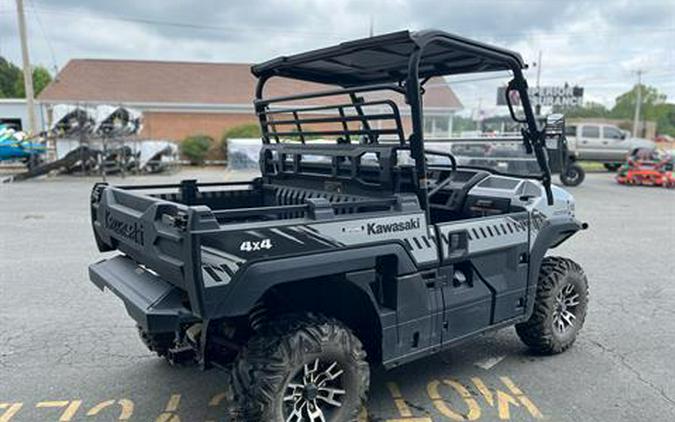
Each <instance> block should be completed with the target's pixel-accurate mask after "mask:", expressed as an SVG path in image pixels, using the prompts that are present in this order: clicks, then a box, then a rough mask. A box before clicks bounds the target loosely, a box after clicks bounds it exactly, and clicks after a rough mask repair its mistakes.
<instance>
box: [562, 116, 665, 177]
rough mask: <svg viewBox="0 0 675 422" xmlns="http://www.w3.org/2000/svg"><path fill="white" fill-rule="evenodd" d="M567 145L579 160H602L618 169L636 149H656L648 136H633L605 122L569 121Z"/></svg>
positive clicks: (607, 166) (613, 169)
mask: <svg viewBox="0 0 675 422" xmlns="http://www.w3.org/2000/svg"><path fill="white" fill-rule="evenodd" d="M565 134H566V136H567V145H568V148H569V150H570V152H571V153H572V156H573V157H574V158H575V159H576V160H584V161H599V162H602V163H603V164H604V165H605V167H606V168H607V169H608V170H610V171H616V170H617V169H618V168H619V167H620V166H621V163H623V162H624V160H625V159H626V156H627V155H628V154H629V153H630V152H631V151H632V150H634V149H635V148H653V146H654V143H653V142H652V141H650V140H648V139H641V138H633V137H630V136H629V135H628V133H627V132H625V131H624V130H622V129H619V128H618V127H617V126H614V125H610V124H604V123H579V124H574V123H571V124H568V125H567V127H566V131H565Z"/></svg>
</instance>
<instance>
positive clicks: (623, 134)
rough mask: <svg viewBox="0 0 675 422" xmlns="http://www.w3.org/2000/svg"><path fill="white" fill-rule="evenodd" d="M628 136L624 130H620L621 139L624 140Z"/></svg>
mask: <svg viewBox="0 0 675 422" xmlns="http://www.w3.org/2000/svg"><path fill="white" fill-rule="evenodd" d="M627 137H628V134H627V133H626V132H621V140H622V141H623V140H625V139H626V138H627Z"/></svg>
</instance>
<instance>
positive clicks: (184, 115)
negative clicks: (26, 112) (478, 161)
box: [38, 59, 461, 141]
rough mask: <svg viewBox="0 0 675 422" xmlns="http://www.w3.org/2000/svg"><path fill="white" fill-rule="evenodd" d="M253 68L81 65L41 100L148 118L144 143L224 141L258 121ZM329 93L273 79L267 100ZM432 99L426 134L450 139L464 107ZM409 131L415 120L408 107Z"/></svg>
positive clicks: (75, 63)
mask: <svg viewBox="0 0 675 422" xmlns="http://www.w3.org/2000/svg"><path fill="white" fill-rule="evenodd" d="M249 68H250V64H243V63H190V62H164V61H141V60H99V59H73V60H70V61H69V62H68V63H67V64H66V66H65V67H64V68H63V69H62V70H61V71H60V72H59V74H58V75H57V77H56V78H55V79H54V81H53V82H52V83H51V84H50V85H49V86H47V87H46V88H45V89H44V90H43V91H42V92H41V93H40V95H39V97H38V101H39V102H40V104H41V105H42V107H43V111H44V112H45V115H47V116H48V115H49V109H50V108H51V107H52V106H53V105H55V104H79V105H83V106H85V105H86V106H95V105H98V104H112V105H123V106H125V107H132V108H136V109H139V110H141V111H142V112H143V131H142V133H141V137H143V138H148V139H171V140H176V141H180V140H181V139H183V138H185V137H186V136H189V135H195V134H207V135H210V136H212V137H213V138H214V139H216V140H218V139H220V137H221V135H222V133H223V132H224V131H225V130H226V129H228V128H230V127H232V126H236V125H240V124H244V123H254V122H257V120H256V117H255V114H254V112H253V106H252V101H253V97H254V89H255V82H256V80H255V78H254V77H253V76H252V75H251V73H250V71H249ZM317 89H323V90H325V89H326V86H321V85H315V84H311V83H307V82H300V81H294V80H288V79H282V78H277V79H272V80H271V81H270V82H269V83H268V85H267V86H266V96H280V95H292V94H296V93H300V92H306V91H311V90H315V91H316V90H317ZM426 91H427V93H426V94H425V96H424V107H425V130H426V131H427V132H428V134H429V135H430V136H447V135H448V134H449V132H450V131H451V130H452V116H453V114H454V113H455V112H456V111H457V110H459V109H460V108H461V103H460V102H459V100H458V99H457V97H456V96H455V94H454V92H453V91H452V90H451V89H450V87H449V86H448V85H447V84H446V83H445V81H444V80H443V79H436V80H431V81H429V83H428V84H427V89H426ZM397 102H398V103H399V104H400V106H401V113H402V120H403V123H404V125H406V126H409V114H408V116H406V114H407V110H406V109H407V107H405V105H404V104H402V100H400V99H399V100H397Z"/></svg>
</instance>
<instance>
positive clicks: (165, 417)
mask: <svg viewBox="0 0 675 422" xmlns="http://www.w3.org/2000/svg"><path fill="white" fill-rule="evenodd" d="M180 398H181V395H180V394H172V395H171V397H170V398H169V401H168V402H167V403H166V407H165V408H164V413H162V414H160V415H159V416H157V419H155V422H180V416H178V414H177V413H176V411H177V410H178V405H179V404H180Z"/></svg>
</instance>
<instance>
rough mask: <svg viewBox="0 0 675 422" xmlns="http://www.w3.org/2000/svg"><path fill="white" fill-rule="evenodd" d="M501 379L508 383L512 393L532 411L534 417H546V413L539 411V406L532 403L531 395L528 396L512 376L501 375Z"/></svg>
mask: <svg viewBox="0 0 675 422" xmlns="http://www.w3.org/2000/svg"><path fill="white" fill-rule="evenodd" d="M499 379H500V380H501V381H502V382H503V383H504V385H506V387H507V388H508V389H509V390H510V391H511V393H513V395H514V396H516V399H518V401H519V402H520V403H521V404H522V405H523V406H525V408H526V409H527V411H528V412H530V414H531V415H532V416H533V417H535V418H537V419H542V418H543V417H544V415H543V414H542V413H541V412H540V411H539V409H538V408H537V406H535V405H534V403H532V400H530V399H529V397H527V396H526V395H525V393H523V391H522V390H521V389H520V388H519V387H518V386H516V384H515V383H514V382H513V381H511V378H509V377H499Z"/></svg>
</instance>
